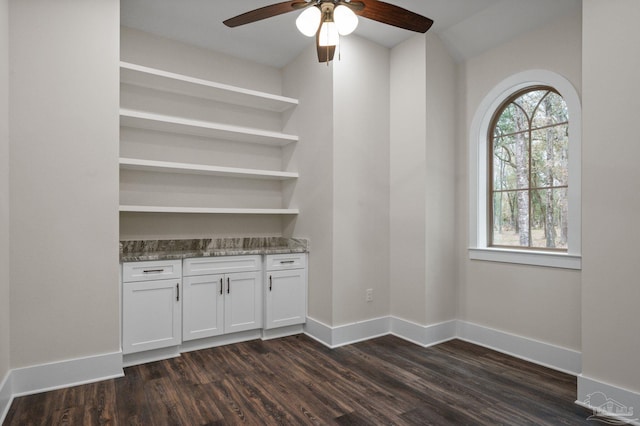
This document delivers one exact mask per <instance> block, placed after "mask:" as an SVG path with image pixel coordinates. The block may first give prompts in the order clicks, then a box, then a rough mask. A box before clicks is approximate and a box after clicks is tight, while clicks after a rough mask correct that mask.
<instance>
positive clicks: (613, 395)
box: [576, 374, 640, 425]
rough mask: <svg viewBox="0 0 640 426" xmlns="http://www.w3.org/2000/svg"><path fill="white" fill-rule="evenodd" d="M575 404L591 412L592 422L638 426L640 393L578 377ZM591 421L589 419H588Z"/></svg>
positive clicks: (581, 376)
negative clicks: (599, 420) (592, 414)
mask: <svg viewBox="0 0 640 426" xmlns="http://www.w3.org/2000/svg"><path fill="white" fill-rule="evenodd" d="M576 404H578V405H580V406H582V407H585V408H588V409H590V410H593V413H594V417H593V420H597V419H601V421H603V424H606V423H608V424H631V425H640V412H639V411H640V410H639V408H640V393H638V392H634V391H631V390H628V389H623V388H620V387H617V386H613V385H610V384H607V383H604V382H600V381H598V380H595V379H592V378H589V377H586V376H584V375H582V374H581V375H579V376H578V399H577V400H576ZM589 420H591V419H589Z"/></svg>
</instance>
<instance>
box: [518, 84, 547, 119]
mask: <svg viewBox="0 0 640 426" xmlns="http://www.w3.org/2000/svg"><path fill="white" fill-rule="evenodd" d="M548 92H549V91H548V90H534V91H532V92H527V93H525V94H523V95H522V96H520V97H519V98H518V99H516V100H515V101H514V103H516V104H518V105H520V106H521V107H522V109H523V110H524V111H525V113H526V114H527V117H533V113H534V111H535V109H536V107H537V106H538V104H539V103H540V100H541V99H542V98H543V97H544V96H545V95H546V94H547V93H548Z"/></svg>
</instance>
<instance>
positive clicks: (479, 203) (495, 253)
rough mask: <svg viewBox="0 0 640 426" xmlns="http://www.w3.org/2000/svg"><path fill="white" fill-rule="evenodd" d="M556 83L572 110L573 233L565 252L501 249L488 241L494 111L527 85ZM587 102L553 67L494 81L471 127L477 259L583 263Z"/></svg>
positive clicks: (472, 240) (472, 243)
mask: <svg viewBox="0 0 640 426" xmlns="http://www.w3.org/2000/svg"><path fill="white" fill-rule="evenodd" d="M536 85H545V86H551V87H553V88H555V89H556V90H557V91H558V93H560V95H561V96H562V97H563V98H564V100H565V102H566V103H567V108H568V110H569V135H570V138H569V189H568V200H569V233H568V239H569V241H568V247H569V248H568V251H567V253H566V254H562V253H555V252H547V251H538V252H532V251H529V250H519V249H513V250H509V249H502V250H496V249H493V248H490V247H488V246H487V234H488V233H487V224H488V221H487V178H488V170H487V167H488V164H487V158H488V157H487V156H488V144H487V134H488V133H489V126H490V125H491V119H492V118H493V114H494V113H495V111H496V110H497V109H498V108H499V107H500V105H501V104H502V103H503V102H504V101H505V100H506V99H507V98H508V97H509V96H511V95H512V94H514V93H515V92H517V91H518V90H522V89H524V88H526V87H531V86H536ZM581 143H582V106H581V102H580V97H579V95H578V92H577V91H576V89H575V88H574V87H573V85H572V84H571V82H570V81H569V80H567V79H566V78H565V77H563V76H561V75H560V74H557V73H555V72H552V71H548V70H529V71H523V72H520V73H518V74H515V75H512V76H510V77H508V78H506V79H505V80H503V81H502V82H500V83H499V84H498V85H497V86H495V87H494V88H493V89H492V90H491V91H490V92H489V93H488V94H487V95H486V96H485V97H484V99H483V100H482V102H480V105H479V106H478V109H477V110H476V112H475V115H474V117H473V120H472V122H471V127H470V129H469V257H470V258H471V259H474V260H485V261H495V262H507V263H519V264H527V265H536V266H547V267H555V268H569V269H581V267H582V265H581V261H580V256H581V244H582V243H581V228H582V224H581V223H582V213H581V204H580V203H581V201H580V191H581V190H580V185H581V181H582V178H581V173H582V172H581V163H582V161H581Z"/></svg>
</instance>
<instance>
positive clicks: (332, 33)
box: [318, 21, 340, 47]
mask: <svg viewBox="0 0 640 426" xmlns="http://www.w3.org/2000/svg"><path fill="white" fill-rule="evenodd" d="M338 44H340V34H339V33H338V26H337V25H336V23H335V22H333V21H325V22H323V23H322V27H320V35H319V36H318V45H319V46H321V47H326V46H337V45H338Z"/></svg>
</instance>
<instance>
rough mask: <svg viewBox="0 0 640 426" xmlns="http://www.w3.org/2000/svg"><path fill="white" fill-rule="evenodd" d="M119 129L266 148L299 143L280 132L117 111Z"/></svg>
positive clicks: (140, 112)
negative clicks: (205, 138)
mask: <svg viewBox="0 0 640 426" xmlns="http://www.w3.org/2000/svg"><path fill="white" fill-rule="evenodd" d="M120 125H121V126H123V127H133V128H136V129H146V130H156V131H160V132H168V133H178V134H183V135H192V136H203V137H207V138H215V139H224V140H230V141H239V142H248V143H257V144H265V145H277V146H283V145H287V144H289V143H291V142H297V141H298V137H297V136H295V135H288V134H285V133H280V132H272V131H268V130H261V129H253V128H249V127H240V126H232V125H229V124H222V123H214V122H210V121H201V120H191V119H187V118H181V117H173V116H169V115H162V114H155V113H150V112H143V111H135V110H130V109H124V108H121V109H120Z"/></svg>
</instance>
